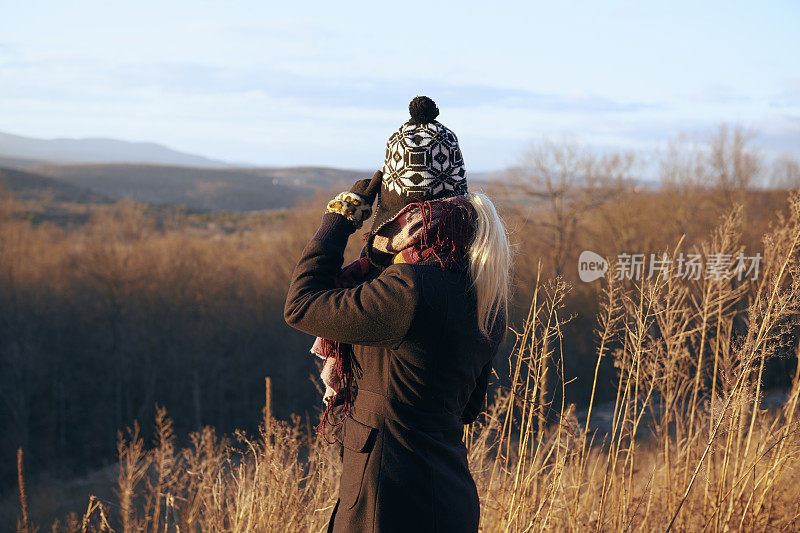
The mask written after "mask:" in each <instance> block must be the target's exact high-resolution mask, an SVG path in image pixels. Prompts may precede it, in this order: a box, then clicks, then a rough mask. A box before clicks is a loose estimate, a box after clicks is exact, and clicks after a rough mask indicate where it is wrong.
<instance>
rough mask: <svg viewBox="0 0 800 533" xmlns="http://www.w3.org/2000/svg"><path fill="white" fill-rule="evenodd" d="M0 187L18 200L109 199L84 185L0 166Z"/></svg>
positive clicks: (94, 201) (78, 201)
mask: <svg viewBox="0 0 800 533" xmlns="http://www.w3.org/2000/svg"><path fill="white" fill-rule="evenodd" d="M0 188H2V189H3V190H5V191H8V192H10V193H11V194H12V196H14V198H17V199H20V200H53V201H56V202H75V203H105V202H108V201H110V199H109V198H108V197H106V196H103V195H101V194H97V193H95V192H93V191H91V190H89V189H86V188H84V187H77V186H75V185H71V184H69V183H64V182H62V181H59V180H55V179H51V178H47V177H45V176H41V175H39V174H34V173H31V172H24V171H21V170H17V169H11V168H1V167H0Z"/></svg>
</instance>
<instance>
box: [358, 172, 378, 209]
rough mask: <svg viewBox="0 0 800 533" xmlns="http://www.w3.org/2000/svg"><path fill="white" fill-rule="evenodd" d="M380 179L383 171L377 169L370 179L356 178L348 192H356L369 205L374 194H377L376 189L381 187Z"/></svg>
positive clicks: (373, 198) (373, 199) (372, 200)
mask: <svg viewBox="0 0 800 533" xmlns="http://www.w3.org/2000/svg"><path fill="white" fill-rule="evenodd" d="M381 179H383V172H381V171H380V170H379V171H377V172H376V173H375V174H374V175H373V176H372V179H363V180H358V181H357V182H355V183H354V184H353V186H352V187H350V192H352V193H356V194H357V195H359V196H360V197H361V198H363V199H364V201H365V202H366V204H367V205H369V206H371V205H372V203H373V202H374V201H375V196H377V195H378V190H379V189H380V188H381Z"/></svg>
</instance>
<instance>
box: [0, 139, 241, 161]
mask: <svg viewBox="0 0 800 533" xmlns="http://www.w3.org/2000/svg"><path fill="white" fill-rule="evenodd" d="M26 160H38V161H40V162H41V161H46V162H54V163H65V162H82V163H99V162H116V163H148V164H163V165H187V166H198V167H224V166H229V164H228V163H224V162H222V161H215V160H213V159H208V158H207V157H203V156H199V155H193V154H187V153H184V152H178V151H176V150H172V149H171V148H167V147H166V146H163V145H160V144H156V143H152V142H130V141H120V140H117V139H106V138H88V139H35V138H32V137H22V136H20V135H12V134H10V133H0V162H2V163H4V164H5V165H6V166H9V167H14V168H28V166H29V163H30V161H26ZM9 163H10V164H9Z"/></svg>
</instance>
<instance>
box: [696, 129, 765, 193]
mask: <svg viewBox="0 0 800 533" xmlns="http://www.w3.org/2000/svg"><path fill="white" fill-rule="evenodd" d="M752 140H753V134H752V133H751V132H748V131H746V130H745V129H744V128H743V127H741V126H738V125H736V126H733V127H730V126H728V125H727V124H721V125H720V126H719V128H718V129H717V132H716V134H714V135H713V136H712V137H711V138H710V139H709V143H708V149H709V154H708V157H707V158H706V172H707V176H708V179H709V180H710V182H711V185H712V186H713V187H714V188H716V189H717V190H718V191H719V192H720V193H721V196H720V198H721V199H722V200H723V201H724V202H725V204H727V205H730V204H733V203H735V202H738V201H741V195H742V193H743V191H745V190H747V189H749V188H751V187H752V186H754V185H756V182H757V181H758V178H759V176H760V173H761V168H762V165H763V163H762V156H761V154H760V152H759V151H758V150H757V149H756V148H755V147H753V146H752Z"/></svg>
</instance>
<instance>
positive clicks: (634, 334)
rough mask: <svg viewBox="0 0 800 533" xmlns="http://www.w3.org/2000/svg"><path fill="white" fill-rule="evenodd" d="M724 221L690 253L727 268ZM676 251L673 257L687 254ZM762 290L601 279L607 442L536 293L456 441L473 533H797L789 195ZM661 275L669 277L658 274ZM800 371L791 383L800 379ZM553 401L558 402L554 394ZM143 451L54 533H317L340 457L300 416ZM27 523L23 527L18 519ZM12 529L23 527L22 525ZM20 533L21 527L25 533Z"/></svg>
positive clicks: (798, 224)
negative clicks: (578, 394)
mask: <svg viewBox="0 0 800 533" xmlns="http://www.w3.org/2000/svg"><path fill="white" fill-rule="evenodd" d="M741 234H742V216H741V210H739V209H734V210H732V211H731V212H730V213H729V215H728V216H727V217H726V218H725V219H724V220H723V222H722V223H721V224H720V225H719V226H718V227H717V228H715V229H714V230H713V231H711V233H710V234H709V236H708V237H707V239H705V240H704V241H702V242H699V243H697V245H696V246H695V247H693V248H692V249H693V250H696V251H704V250H705V251H709V250H715V251H718V252H723V253H731V254H736V253H737V252H738V251H739V250H740V249H741V240H740V239H741ZM683 246H684V243H683V242H676V243H675V244H674V245H673V247H672V248H671V249H669V250H665V251H666V252H667V253H668V254H670V256H673V257H674V256H676V255H677V254H678V253H680V252H681V251H685V250H684V249H683ZM763 246H764V248H763V250H764V251H763V256H764V260H763V264H762V269H761V272H760V274H759V276H758V277H757V279H741V280H740V279H738V278H737V277H736V276H733V277H731V278H720V279H714V278H713V277H712V278H702V277H701V278H700V279H698V280H689V281H686V280H682V279H680V278H678V277H676V276H668V275H667V276H657V277H653V278H652V279H649V280H639V281H636V280H621V281H620V280H616V279H614V278H615V276H614V269H613V268H611V269H610V270H609V273H608V275H607V277H606V281H605V283H604V288H603V292H602V294H603V296H602V301H601V304H600V311H599V313H598V316H597V323H596V328H595V338H596V351H595V365H594V368H595V376H596V375H597V370H596V369H598V368H599V367H600V364H601V362H602V361H604V360H607V359H610V360H611V361H613V364H614V367H615V368H616V370H617V387H616V391H617V392H616V400H615V402H614V407H613V411H612V413H611V419H612V421H611V426H610V428H609V430H608V431H605V432H598V431H593V430H592V428H593V427H594V426H593V424H592V417H593V416H596V415H594V413H593V410H596V409H597V405H596V404H595V402H594V398H595V397H594V389H595V387H596V385H597V380H596V379H595V382H594V383H593V384H592V394H591V395H590V398H591V399H590V404H589V409H588V413H587V414H586V416H582V417H581V418H579V417H578V416H577V415H576V411H575V407H574V406H573V405H569V404H566V403H565V402H564V401H563V399H562V400H561V402H560V403H558V404H553V403H552V402H550V401H548V399H547V396H546V395H545V394H543V391H544V390H545V389H546V388H547V383H550V384H551V385H552V384H553V383H556V387H558V386H561V387H563V386H564V383H563V376H564V372H563V362H564V355H565V354H564V351H563V342H562V341H563V328H564V326H565V324H567V323H568V322H569V320H570V318H571V317H570V316H569V314H568V313H565V309H564V301H565V298H566V297H567V295H568V293H569V291H570V286H569V284H568V283H566V282H564V281H563V280H561V279H553V280H549V281H544V280H542V279H539V280H538V281H537V283H536V285H535V291H534V293H533V299H532V302H531V305H530V308H529V312H528V315H527V319H526V320H525V321H524V326H523V327H521V328H520V329H519V330H518V331H514V334H515V337H516V344H515V347H514V349H513V351H512V353H511V355H510V358H509V368H510V376H509V377H510V383H511V386H510V387H505V388H502V389H500V390H498V391H497V393H496V394H495V395H494V396H493V397H492V398H490V399H489V401H488V409H487V411H486V414H485V416H483V417H481V419H479V420H478V421H477V422H476V423H474V424H472V425H471V426H469V427H466V428H465V432H464V439H465V442H466V445H467V447H468V450H469V460H470V465H471V469H472V472H473V475H474V477H475V479H476V482H477V484H478V488H479V493H480V497H481V528H482V530H483V531H551V530H580V531H623V530H626V531H653V530H673V531H730V530H746V531H796V530H797V528H798V527H800V523H799V522H798V520H800V472H798V467H800V432H798V420H797V407H798V401H800V370H798V371H796V372H795V373H794V375H793V376H792V377H791V380H790V381H791V389H790V391H789V393H788V394H787V395H786V397H785V400H784V401H783V402H782V404H781V405H780V406H778V407H774V408H770V409H765V408H763V407H762V403H761V399H762V396H763V390H762V374H763V371H764V368H765V365H766V364H767V362H768V360H769V359H771V358H774V357H778V356H782V355H783V356H785V355H786V354H791V356H792V357H794V358H795V359H796V358H798V357H800V348H799V347H798V344H797V335H796V325H797V320H796V319H797V312H798V306H800V257H799V256H798V253H800V195H798V194H793V195H791V196H790V199H789V209H788V214H787V215H786V216H785V217H782V218H780V219H779V220H778V221H777V223H775V224H774V225H773V226H772V227H771V229H770V230H769V231H768V232H767V233H766V234H765V235H764V238H763ZM668 273H671V272H668ZM796 368H798V369H800V366H797V367H796ZM562 398H563V396H562ZM155 428H156V430H155V433H154V434H155V437H154V442H153V444H152V446H149V445H148V444H146V443H145V441H144V439H143V437H142V433H141V431H140V429H139V427H138V425H134V426H133V428H129V429H128V430H127V431H126V432H124V433H122V432H121V433H120V434H119V440H118V457H119V476H118V483H117V488H116V494H117V498H116V500H114V501H110V500H106V499H98V498H94V497H92V498H90V500H89V501H88V502H87V507H86V509H85V511H84V512H82V513H75V514H73V515H71V516H69V517H65V518H64V519H62V520H61V521H60V522H59V523H57V524H54V525H53V526H52V529H53V530H54V531H112V530H113V531H320V530H323V529H324V526H325V523H326V520H327V517H328V516H329V514H330V512H331V509H332V506H333V504H334V502H335V497H336V491H337V486H336V485H337V478H338V475H337V474H338V470H339V468H340V463H339V459H338V455H337V453H336V450H335V449H334V448H333V447H331V446H328V445H326V444H325V443H324V442H323V441H322V440H321V439H320V438H318V437H316V436H314V434H313V433H311V432H310V431H309V427H308V424H307V423H306V422H305V421H304V420H303V419H301V418H300V417H296V416H293V417H291V419H289V420H285V421H284V420H277V419H275V418H274V417H273V416H272V408H271V405H270V394H269V387H268V393H267V403H266V405H265V407H264V410H263V420H262V423H261V425H260V431H259V433H258V435H256V436H247V435H245V434H243V433H236V434H234V435H233V436H230V437H225V436H221V435H218V434H217V433H216V432H215V431H214V429H213V428H211V427H206V428H204V429H202V431H198V432H196V433H193V434H192V435H191V442H190V445H189V446H187V447H185V448H183V449H177V447H176V436H175V434H174V429H173V423H172V421H171V420H170V419H169V418H168V416H167V414H166V412H165V411H164V410H163V409H159V410H158V412H157V415H156V421H155ZM20 516H22V515H20ZM19 528H20V530H22V531H25V530H26V529H27V528H28V526H26V524H25V523H24V521H23V520H22V518H20V522H19ZM28 530H29V529H28Z"/></svg>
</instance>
